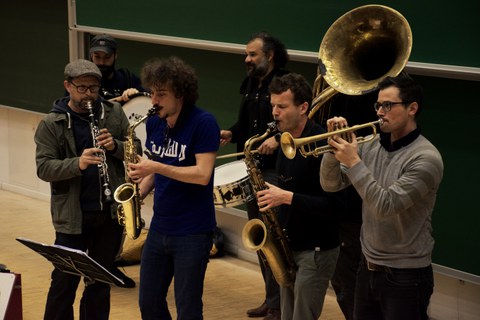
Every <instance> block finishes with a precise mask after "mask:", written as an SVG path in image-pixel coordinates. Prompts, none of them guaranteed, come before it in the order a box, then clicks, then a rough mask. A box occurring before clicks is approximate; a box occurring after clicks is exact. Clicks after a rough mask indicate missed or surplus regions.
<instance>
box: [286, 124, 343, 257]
mask: <svg viewBox="0 0 480 320" xmlns="http://www.w3.org/2000/svg"><path fill="white" fill-rule="evenodd" d="M324 132H325V130H324V129H323V128H322V127H321V126H320V125H318V124H314V123H313V122H312V121H310V120H309V121H307V124H306V126H305V129H304V130H303V132H302V137H307V136H313V135H317V134H320V133H324ZM324 144H325V141H324V140H323V141H320V142H319V143H317V145H324ZM321 161H322V156H320V157H313V156H309V157H306V158H305V157H303V156H302V155H301V154H300V152H298V151H297V154H296V156H295V158H294V159H293V160H289V159H287V158H286V157H285V156H284V154H283V153H282V152H280V153H279V155H278V161H277V172H278V174H279V187H280V188H282V189H284V190H289V191H293V193H294V194H293V199H292V204H291V205H282V206H281V207H280V213H279V214H280V220H281V221H283V223H284V225H285V227H286V231H287V235H288V237H289V239H290V246H291V248H292V250H295V251H300V250H314V249H315V248H317V247H318V248H320V250H329V249H333V248H335V247H337V246H338V245H339V236H338V220H339V216H340V215H341V214H342V212H343V211H344V210H345V198H344V193H343V192H338V193H337V192H336V193H327V192H325V191H323V189H322V187H321V186H320V177H319V171H320V162H321Z"/></svg>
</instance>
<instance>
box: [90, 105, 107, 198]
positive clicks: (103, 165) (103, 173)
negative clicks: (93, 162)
mask: <svg viewBox="0 0 480 320" xmlns="http://www.w3.org/2000/svg"><path fill="white" fill-rule="evenodd" d="M85 106H86V108H87V109H88V112H89V118H90V131H91V133H92V139H93V146H94V147H95V148H98V149H101V150H102V151H101V152H99V153H98V154H97V156H98V157H99V158H100V159H101V162H100V163H99V164H98V165H97V166H98V175H99V176H100V180H101V182H100V184H101V185H102V188H103V200H104V201H105V203H106V204H110V203H113V199H112V190H111V189H110V176H109V175H108V165H107V156H106V155H105V148H103V147H102V146H99V145H98V143H97V137H98V136H99V135H100V129H99V128H98V126H97V124H96V122H95V115H94V113H93V104H92V101H90V100H88V101H87V102H86V103H85Z"/></svg>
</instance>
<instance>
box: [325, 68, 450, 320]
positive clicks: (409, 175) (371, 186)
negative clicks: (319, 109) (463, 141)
mask: <svg viewBox="0 0 480 320" xmlns="http://www.w3.org/2000/svg"><path fill="white" fill-rule="evenodd" d="M379 89H380V91H379V94H378V100H377V102H376V103H375V110H376V112H377V116H378V117H379V118H380V119H381V120H382V124H381V126H380V129H381V131H382V134H380V137H378V136H377V137H375V139H374V140H373V141H372V142H369V143H363V144H358V142H357V139H356V138H355V136H354V135H353V134H352V141H351V142H348V141H346V140H345V139H343V138H342V137H340V136H339V135H334V136H332V138H331V139H329V144H330V145H331V146H332V147H333V148H334V151H333V153H328V154H326V155H325V156H324V158H323V160H322V166H321V170H320V182H321V184H322V187H323V188H324V189H325V190H326V191H331V192H333V191H338V190H342V189H344V188H346V187H347V186H349V185H353V186H354V187H355V189H356V190H357V192H358V193H359V195H360V196H361V198H362V200H363V205H362V218H363V225H362V230H361V235H360V240H361V244H362V252H363V256H364V257H363V258H362V262H361V263H360V267H359V270H358V273H357V282H356V289H355V306H354V314H355V315H354V317H355V319H357V320H363V319H369V320H372V319H373V320H375V319H389V320H392V319H393V320H395V319H399V320H400V319H428V315H427V308H428V304H429V301H430V296H431V295H432V292H433V271H432V266H431V262H432V250H433V244H434V240H433V238H432V234H431V233H432V226H431V216H432V211H433V207H434V204H435V197H436V193H437V190H438V187H439V185H440V181H441V179H442V176H443V162H442V157H441V155H440V153H439V151H438V150H437V149H436V148H435V146H433V145H432V143H431V142H430V141H428V140H427V139H426V138H425V137H424V136H423V135H421V134H420V128H419V127H418V126H417V122H416V117H417V115H418V114H419V113H420V111H421V109H422V103H423V101H422V100H423V92H422V88H421V87H420V86H419V85H418V84H417V83H416V82H415V81H414V80H413V79H412V78H410V77H409V76H408V75H407V74H406V73H402V74H400V75H399V76H397V77H395V78H392V77H387V78H385V79H384V80H383V81H382V82H380V84H379ZM346 125H347V122H346V120H345V118H342V117H334V118H332V119H329V120H328V121H327V127H328V130H329V131H334V130H336V129H335V128H337V127H344V126H346Z"/></svg>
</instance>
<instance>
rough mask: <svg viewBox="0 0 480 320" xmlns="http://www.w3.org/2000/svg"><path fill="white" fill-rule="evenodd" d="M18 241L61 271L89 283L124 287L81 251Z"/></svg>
mask: <svg viewBox="0 0 480 320" xmlns="http://www.w3.org/2000/svg"><path fill="white" fill-rule="evenodd" d="M16 240H17V241H19V242H20V243H22V244H24V245H26V246H27V247H29V248H30V249H32V250H33V251H35V252H37V253H39V254H40V255H42V256H43V257H45V258H46V259H47V260H49V261H50V262H51V263H53V265H54V266H55V267H56V268H57V269H59V270H60V271H63V272H66V273H70V274H75V275H78V276H81V277H85V278H86V279H87V282H89V281H101V282H105V283H108V284H111V285H117V286H119V285H123V281H122V280H121V279H119V278H117V277H116V276H114V275H113V274H112V273H110V272H109V271H108V270H107V269H105V268H104V267H103V266H101V265H100V264H99V263H98V262H96V261H95V260H93V259H92V258H90V257H89V256H88V254H86V253H85V252H83V251H81V250H76V249H72V248H68V247H64V246H59V245H48V244H43V243H39V242H36V241H33V240H29V239H25V238H21V237H18V238H16Z"/></svg>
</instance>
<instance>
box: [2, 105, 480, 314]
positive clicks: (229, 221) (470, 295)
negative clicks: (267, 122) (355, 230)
mask: <svg viewBox="0 0 480 320" xmlns="http://www.w3.org/2000/svg"><path fill="white" fill-rule="evenodd" d="M42 117H43V115H42V114H39V113H36V112H30V111H25V110H21V109H15V108H9V107H6V106H2V105H0V155H1V156H0V188H2V189H5V190H9V191H13V192H17V193H21V194H24V195H27V196H30V197H34V198H37V199H41V200H45V201H48V200H49V194H50V187H49V185H48V183H46V182H44V181H41V180H40V179H38V178H37V175H36V168H35V167H36V166H35V142H34V141H33V136H34V133H35V130H36V128H37V124H38V123H39V121H40V120H41V119H42ZM0 214H1V213H0ZM246 221H247V217H246V213H245V212H244V211H242V210H238V209H221V210H217V222H218V226H219V227H220V228H221V229H222V231H223V232H224V234H225V247H226V250H227V251H228V252H229V253H231V254H233V255H236V256H238V257H239V258H240V259H244V260H248V261H251V262H255V263H256V262H257V257H256V254H254V253H253V252H250V251H248V250H246V249H245V248H244V247H243V245H242V242H241V232H242V229H243V225H244V224H245V222H246ZM472 254H473V255H476V254H477V253H472ZM430 316H431V318H432V319H436V320H443V319H445V320H455V319H457V320H477V319H480V285H477V284H473V283H470V282H466V281H463V280H459V279H458V278H455V277H449V276H447V275H444V274H441V273H437V272H436V273H435V292H434V294H433V296H432V300H431V303H430Z"/></svg>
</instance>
